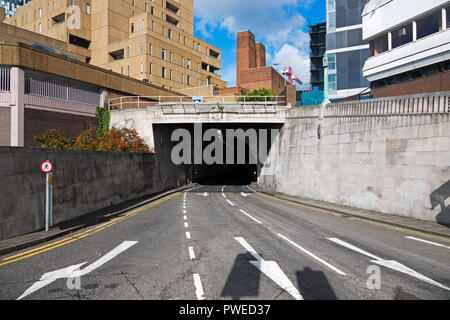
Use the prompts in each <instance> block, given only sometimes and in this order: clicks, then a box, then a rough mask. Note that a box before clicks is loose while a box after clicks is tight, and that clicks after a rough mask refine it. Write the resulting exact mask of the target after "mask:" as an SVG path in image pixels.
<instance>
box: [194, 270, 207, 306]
mask: <svg viewBox="0 0 450 320" xmlns="http://www.w3.org/2000/svg"><path fill="white" fill-rule="evenodd" d="M194 285H195V294H196V296H197V299H198V300H205V298H204V297H203V295H204V294H205V293H204V292H203V286H202V280H201V279H200V275H199V274H197V273H195V274H194Z"/></svg>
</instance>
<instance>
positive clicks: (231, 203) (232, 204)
mask: <svg viewBox="0 0 450 320" xmlns="http://www.w3.org/2000/svg"><path fill="white" fill-rule="evenodd" d="M227 202H228V203H229V204H230V205H231V206H232V207H234V203H233V202H231V201H230V200H228V199H227Z"/></svg>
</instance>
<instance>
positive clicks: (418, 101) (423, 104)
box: [325, 92, 450, 117]
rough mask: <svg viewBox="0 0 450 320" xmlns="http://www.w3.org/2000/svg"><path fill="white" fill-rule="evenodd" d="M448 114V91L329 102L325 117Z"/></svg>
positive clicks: (449, 99)
mask: <svg viewBox="0 0 450 320" xmlns="http://www.w3.org/2000/svg"><path fill="white" fill-rule="evenodd" d="M421 114H422V115H426V114H450V92H440V93H428V94H422V95H410V96H400V97H392V98H379V99H370V100H360V101H351V102H342V103H336V104H334V103H333V104H330V105H328V107H327V108H326V110H325V116H326V117H362V116H366V117H367V116H392V115H421Z"/></svg>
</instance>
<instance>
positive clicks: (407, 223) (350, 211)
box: [251, 184, 450, 239]
mask: <svg viewBox="0 0 450 320" xmlns="http://www.w3.org/2000/svg"><path fill="white" fill-rule="evenodd" d="M251 188H252V189H254V190H255V191H257V192H260V193H263V194H267V195H271V196H273V197H275V198H278V199H283V200H287V201H292V202H296V203H299V204H302V205H307V206H310V207H314V208H319V209H326V210H329V211H332V212H335V213H339V214H342V215H343V216H344V217H355V218H358V219H362V220H366V221H371V222H377V223H383V224H387V225H391V226H394V227H398V228H404V229H409V230H412V231H417V232H423V233H427V234H431V235H435V236H439V237H444V238H448V239H450V228H449V227H446V226H443V225H440V224H437V223H434V222H431V221H424V220H417V219H413V218H408V217H401V216H396V215H391V214H385V213H380V212H375V211H369V210H363V209H356V208H351V207H346V206H343V205H338V204H333V203H328V202H323V201H317V200H311V199H305V198H301V197H297V196H288V195H286V194H282V193H278V192H272V191H269V190H265V189H263V188H261V187H259V186H258V185H256V184H252V185H251Z"/></svg>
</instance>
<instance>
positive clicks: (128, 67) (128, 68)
mask: <svg viewBox="0 0 450 320" xmlns="http://www.w3.org/2000/svg"><path fill="white" fill-rule="evenodd" d="M127 72H128V76H130V65H128V66H127Z"/></svg>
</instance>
